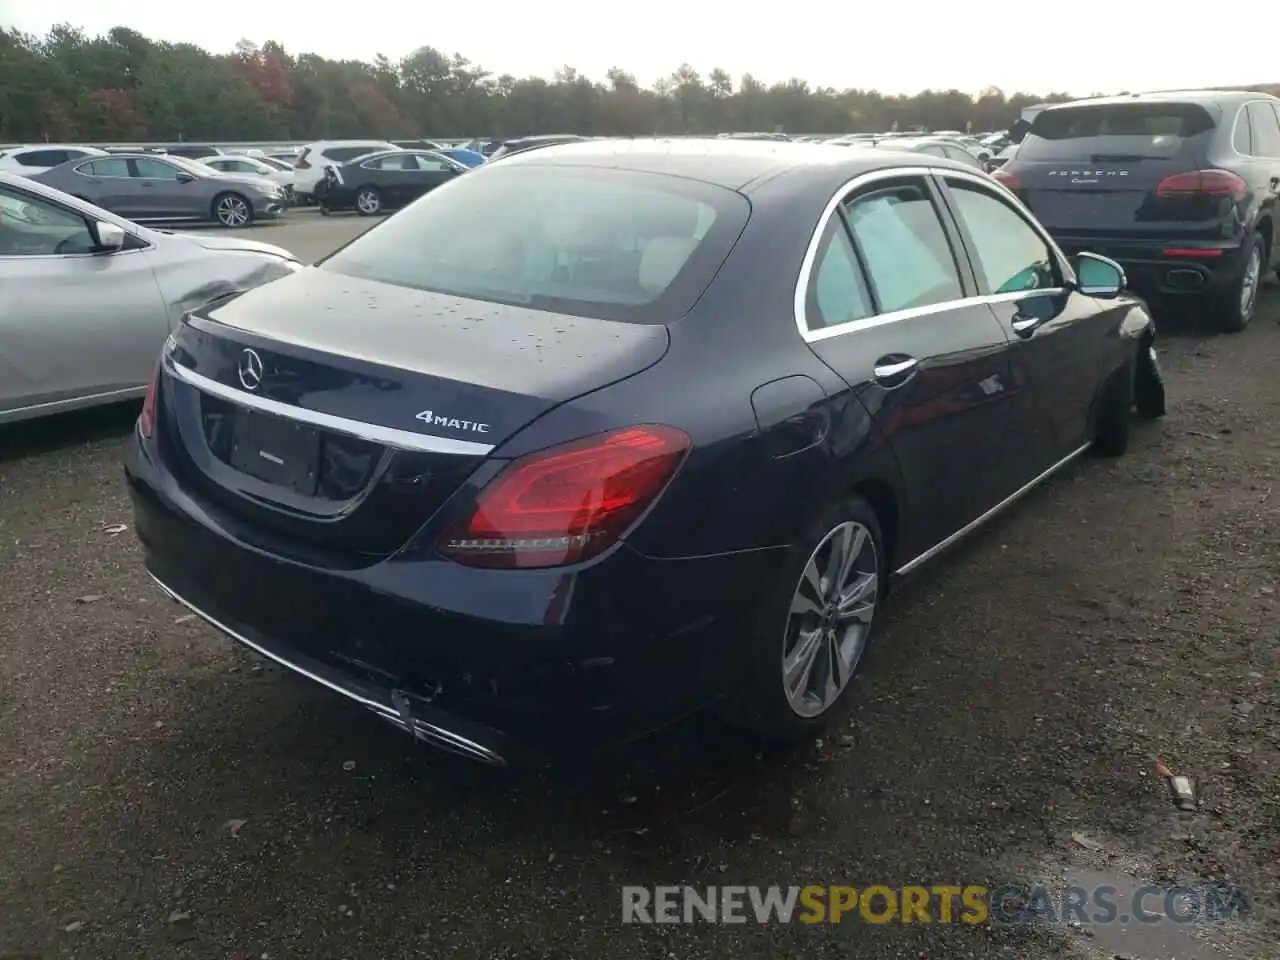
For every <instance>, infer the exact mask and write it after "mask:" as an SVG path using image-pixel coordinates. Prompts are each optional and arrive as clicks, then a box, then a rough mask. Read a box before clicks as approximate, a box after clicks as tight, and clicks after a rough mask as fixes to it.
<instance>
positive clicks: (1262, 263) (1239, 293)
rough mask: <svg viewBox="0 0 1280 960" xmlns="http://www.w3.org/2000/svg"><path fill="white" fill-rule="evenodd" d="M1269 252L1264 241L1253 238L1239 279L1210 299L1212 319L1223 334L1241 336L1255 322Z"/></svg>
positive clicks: (1247, 249)
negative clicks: (1253, 320) (1254, 317)
mask: <svg viewBox="0 0 1280 960" xmlns="http://www.w3.org/2000/svg"><path fill="white" fill-rule="evenodd" d="M1266 250H1267V247H1266V244H1265V243H1264V242H1263V240H1262V237H1260V236H1258V235H1257V234H1254V236H1253V239H1251V240H1250V241H1249V245H1248V247H1246V253H1245V257H1244V266H1243V268H1242V269H1241V271H1240V276H1239V277H1237V278H1236V281H1235V282H1234V283H1233V284H1231V286H1230V287H1228V288H1227V289H1226V290H1224V291H1222V292H1221V293H1218V294H1215V295H1214V296H1213V297H1212V298H1211V299H1210V301H1209V315H1210V319H1211V320H1212V321H1213V325H1214V326H1215V327H1217V328H1218V329H1219V330H1221V331H1222V332H1223V333H1239V332H1240V331H1241V330H1243V329H1244V328H1245V327H1247V326H1248V325H1249V321H1250V320H1252V319H1253V314H1254V312H1255V311H1256V310H1257V307H1258V288H1259V287H1261V286H1262V274H1263V272H1264V271H1265V269H1266Z"/></svg>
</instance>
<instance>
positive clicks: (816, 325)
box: [805, 217, 875, 330]
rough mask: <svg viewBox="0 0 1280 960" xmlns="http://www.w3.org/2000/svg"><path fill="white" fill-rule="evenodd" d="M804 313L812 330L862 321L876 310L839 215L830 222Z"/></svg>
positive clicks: (810, 285) (820, 248)
mask: <svg viewBox="0 0 1280 960" xmlns="http://www.w3.org/2000/svg"><path fill="white" fill-rule="evenodd" d="M805 312H806V314H807V316H808V321H809V329H811V330H815V329H821V328H822V327H834V326H836V325H838V324H841V323H849V322H851V321H853V320H863V319H865V318H866V317H869V316H871V315H873V314H874V313H875V307H874V306H873V305H872V303H871V293H870V291H869V290H868V288H867V281H866V278H865V277H864V276H863V274H862V267H861V265H860V264H859V263H858V256H857V254H856V253H854V250H853V244H852V243H850V242H849V234H848V233H847V232H846V231H845V228H844V223H843V221H842V220H841V219H840V217H832V218H831V219H830V220H829V221H828V222H827V230H826V235H825V236H824V237H823V239H822V244H821V246H819V248H818V257H817V260H816V266H815V267H814V270H813V279H812V281H811V282H810V284H809V304H808V309H807V310H806V311H805Z"/></svg>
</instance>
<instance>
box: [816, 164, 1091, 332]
mask: <svg viewBox="0 0 1280 960" xmlns="http://www.w3.org/2000/svg"><path fill="white" fill-rule="evenodd" d="M953 162H954V161H953ZM899 177H925V178H927V177H955V178H957V179H959V180H967V181H969V182H970V183H972V184H975V185H976V186H978V187H981V188H983V189H985V190H986V191H987V192H989V193H990V194H991V195H992V196H994V197H995V198H996V199H997V200H1002V201H1004V202H1005V203H1006V204H1007V205H1009V206H1012V207H1013V209H1014V212H1015V213H1018V214H1020V215H1021V216H1022V219H1023V220H1025V221H1026V222H1027V224H1028V225H1029V226H1031V227H1032V229H1033V230H1035V232H1036V235H1037V236H1039V237H1040V239H1041V240H1043V241H1044V242H1045V244H1046V245H1047V246H1048V247H1049V250H1050V251H1051V252H1052V253H1053V255H1054V256H1056V257H1057V258H1058V267H1059V269H1060V270H1061V271H1062V277H1063V279H1064V280H1065V281H1067V283H1071V282H1073V281H1074V280H1075V272H1074V271H1073V270H1072V269H1071V264H1070V262H1069V261H1068V260H1067V258H1066V256H1065V255H1064V254H1063V252H1062V250H1061V249H1060V248H1059V247H1058V245H1057V244H1056V243H1054V241H1053V238H1052V237H1050V236H1049V235H1048V234H1047V233H1046V232H1045V230H1044V229H1043V227H1041V226H1040V224H1039V222H1038V221H1037V220H1036V219H1035V217H1034V216H1033V215H1032V214H1031V213H1030V211H1028V210H1027V208H1026V206H1025V205H1024V204H1023V203H1022V201H1020V200H1019V199H1018V198H1017V197H1016V196H1015V195H1014V194H1013V193H1011V192H1010V191H1009V190H1008V189H1007V188H1005V187H1004V186H1003V185H1001V184H1000V183H999V182H998V181H996V180H993V179H992V178H991V177H989V176H987V175H986V174H978V173H973V172H971V171H969V170H965V169H962V168H960V167H958V166H957V167H955V168H951V167H934V166H918V167H916V166H911V167H889V168H886V169H883V170H871V171H868V172H866V173H860V174H858V175H857V176H855V177H851V178H850V179H848V180H846V181H845V182H844V183H843V184H841V185H840V186H839V187H838V188H837V189H836V191H835V193H834V194H833V195H832V197H831V199H830V200H828V201H827V205H826V207H825V208H824V209H823V211H822V215H821V216H820V217H819V218H818V224H817V226H816V227H815V228H814V231H813V235H812V236H811V237H810V238H809V246H808V248H807V249H806V250H805V254H804V260H803V261H801V264H800V276H799V278H798V280H797V282H796V289H795V295H794V298H793V302H792V312H793V314H794V320H795V324H796V329H797V330H798V331H799V332H800V338H801V339H802V340H804V341H805V342H806V343H816V342H818V341H821V340H829V339H831V338H832V337H838V336H841V335H843V334H846V333H853V332H855V331H857V330H866V329H870V328H872V327H881V326H884V325H885V324H888V323H896V322H897V321H899V320H908V319H912V318H914V317H923V316H927V315H929V314H931V313H941V312H943V311H944V310H955V309H957V308H960V307H968V306H976V305H979V304H993V303H1008V302H1009V301H1011V300H1020V299H1022V298H1023V297H1025V296H1027V295H1028V294H1029V293H1031V292H1035V293H1043V294H1063V293H1066V292H1067V291H1068V290H1069V289H1070V288H1069V287H1068V286H1062V287H1049V288H1045V289H1043V290H1037V291H1027V290H1021V291H1016V292H1014V293H991V294H979V295H977V296H972V297H961V298H960V299H958V300H944V301H942V302H941V303H931V304H928V305H927V306H923V307H912V308H910V309H908V310H892V311H890V312H888V313H878V314H876V315H875V316H872V317H864V318H861V319H858V320H847V321H845V322H844V323H837V324H835V325H833V326H830V327H819V328H817V329H810V328H809V324H808V321H807V320H806V317H805V313H806V310H805V307H806V301H807V300H808V293H809V281H810V279H811V277H812V274H813V268H814V264H815V262H816V260H817V257H818V248H819V247H820V246H821V244H822V235H823V233H825V232H826V229H827V224H828V223H829V222H830V221H831V218H832V217H833V216H834V215H835V212H836V210H837V209H838V208H839V206H840V204H841V203H842V202H843V201H844V199H845V198H846V197H847V196H849V194H850V193H852V192H853V191H854V190H858V189H861V188H862V187H863V186H866V185H868V184H874V183H877V182H879V181H881V180H895V179H897V178H899ZM944 227H945V224H944ZM966 252H967V251H966Z"/></svg>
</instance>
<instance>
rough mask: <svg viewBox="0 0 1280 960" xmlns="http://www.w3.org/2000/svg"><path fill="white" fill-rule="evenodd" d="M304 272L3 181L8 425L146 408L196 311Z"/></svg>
mask: <svg viewBox="0 0 1280 960" xmlns="http://www.w3.org/2000/svg"><path fill="white" fill-rule="evenodd" d="M301 269H302V264H301V263H299V262H298V260H297V259H296V258H295V257H294V256H293V255H292V254H291V253H289V251H287V250H285V249H283V248H281V247H276V246H272V245H271V244H266V243H258V242H257V241H254V240H246V239H242V238H240V237H237V236H227V235H222V236H217V237H204V236H198V235H196V234H176V233H167V232H164V231H160V230H149V229H148V228H146V227H142V226H139V225H138V224H136V223H132V222H130V221H128V220H125V219H123V218H121V217H117V216H116V215H115V214H112V213H108V212H107V211H105V210H102V209H100V208H99V207H95V206H93V205H92V204H89V203H85V202H83V201H81V200H76V199H75V198H74V197H71V196H68V195H67V194H65V193H62V192H60V191H58V190H54V189H53V188H51V187H47V186H45V185H43V184H40V183H34V182H32V181H31V180H28V179H26V178H24V177H18V176H13V175H12V174H7V173H0V290H3V291H4V295H3V296H0V344H3V348H2V349H0V423H6V422H9V421H15V420H26V419H30V418H34V417H40V416H44V415H46V414H52V413H60V412H62V411H66V410H74V409H77V408H80V407H89V406H95V405H98V404H106V403H114V402H117V401H123V400H130V399H133V398H136V397H141V396H142V395H143V393H144V392H145V390H146V385H147V381H148V380H149V379H150V378H151V374H152V371H153V370H154V369H155V365H156V358H157V357H158V356H159V354H160V348H161V347H162V346H163V345H164V341H165V339H166V338H167V337H168V336H169V334H170V333H171V332H172V331H173V329H174V328H175V327H176V326H177V324H179V323H181V322H182V317H183V315H184V314H186V313H187V311H189V310H191V309H193V308H195V307H198V306H201V305H203V304H205V303H207V302H209V301H211V300H214V299H219V298H222V297H226V296H233V295H236V294H238V293H240V292H243V291H245V290H248V289H250V288H251V287H256V286H258V285H260V284H263V283H267V282H270V281H271V280H275V279H277V278H278V277H281V276H285V275H287V274H289V273H292V272H294V271H296V270H301Z"/></svg>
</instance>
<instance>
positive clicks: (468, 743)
mask: <svg viewBox="0 0 1280 960" xmlns="http://www.w3.org/2000/svg"><path fill="white" fill-rule="evenodd" d="M146 573H147V576H148V577H150V578H151V579H152V581H153V582H154V583H155V585H156V586H158V587H159V588H160V589H161V590H163V591H164V593H165V594H166V595H167V596H168V597H169V598H170V599H172V600H176V601H177V602H178V603H180V604H182V605H183V606H184V607H186V608H187V609H188V610H190V611H191V612H192V613H194V614H195V615H196V616H198V617H199V618H200V619H201V620H204V621H205V622H206V623H208V624H209V625H210V626H212V627H214V628H216V629H217V630H219V631H221V632H222V633H224V634H226V635H227V636H228V637H230V638H231V639H232V640H235V641H236V642H237V643H240V644H243V645H244V646H246V647H248V648H249V649H250V650H252V651H254V652H255V653H257V654H260V655H261V656H264V657H266V658H267V659H268V660H271V661H272V662H274V663H278V664H280V666H282V667H287V668H288V669H289V670H292V671H293V672H294V673H296V674H298V675H299V676H303V677H306V678H307V679H308V680H313V681H315V682H316V683H318V684H320V685H321V686H322V687H326V688H328V689H329V690H332V691H333V692H334V693H340V694H342V696H344V697H347V698H348V699H350V700H354V701H355V702H356V703H358V704H360V706H362V707H364V708H365V709H366V710H372V711H373V712H374V713H376V714H377V715H378V716H380V717H381V718H382V719H383V720H386V721H388V722H390V723H393V724H395V726H396V727H398V728H399V729H401V730H403V731H405V732H406V733H411V734H413V736H415V737H417V738H418V739H419V740H423V741H425V742H427V743H430V744H432V745H433V746H436V747H440V748H441V749H443V750H447V751H449V752H450V753H456V754H460V755H462V756H464V757H468V758H469V759H471V760H477V761H479V762H480V763H484V764H488V765H489V766H491V767H505V766H506V765H507V761H506V760H505V759H504V758H503V757H502V756H501V755H499V754H497V753H495V752H494V751H492V750H490V749H489V748H488V747H486V746H484V745H483V744H479V743H476V742H475V741H474V740H471V739H469V738H467V737H464V736H462V735H461V734H459V733H454V732H453V731H452V730H448V729H446V728H444V727H441V726H438V725H437V724H434V723H428V722H426V721H425V720H419V719H416V718H414V717H412V716H411V717H409V718H408V720H407V721H406V719H405V718H404V717H402V716H401V714H400V711H399V710H397V709H396V708H395V707H394V706H393V705H392V704H390V703H383V702H382V701H380V700H375V699H373V698H371V697H368V696H366V695H365V694H362V693H359V692H358V691H356V690H353V689H351V688H349V687H344V686H343V685H342V684H340V683H337V682H335V681H333V680H330V679H329V678H327V677H323V676H320V675H319V674H318V673H315V672H314V671H312V670H308V669H307V668H306V667H303V666H301V665H299V664H296V663H294V662H292V661H290V660H287V659H286V658H284V657H282V656H281V655H280V654H278V653H273V652H272V651H270V650H268V649H267V648H266V647H263V646H259V645H258V644H256V643H254V642H253V641H252V640H249V639H248V638H247V637H244V636H242V635H241V634H239V633H237V632H236V631H235V630H232V629H231V628H230V627H228V626H227V625H226V624H225V623H222V622H220V621H219V620H217V619H215V618H214V617H212V616H210V615H209V614H207V613H205V612H204V611H203V610H201V609H200V608H199V607H197V606H196V605H195V604H193V603H192V602H191V601H190V600H187V599H186V598H185V597H183V596H181V595H180V594H178V593H177V592H175V591H174V590H173V589H172V588H171V587H169V586H168V585H167V584H166V583H165V582H164V581H163V580H161V579H160V578H159V577H157V576H156V575H155V574H154V573H152V572H151V571H150V570H148V571H146ZM410 724H412V726H410Z"/></svg>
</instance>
